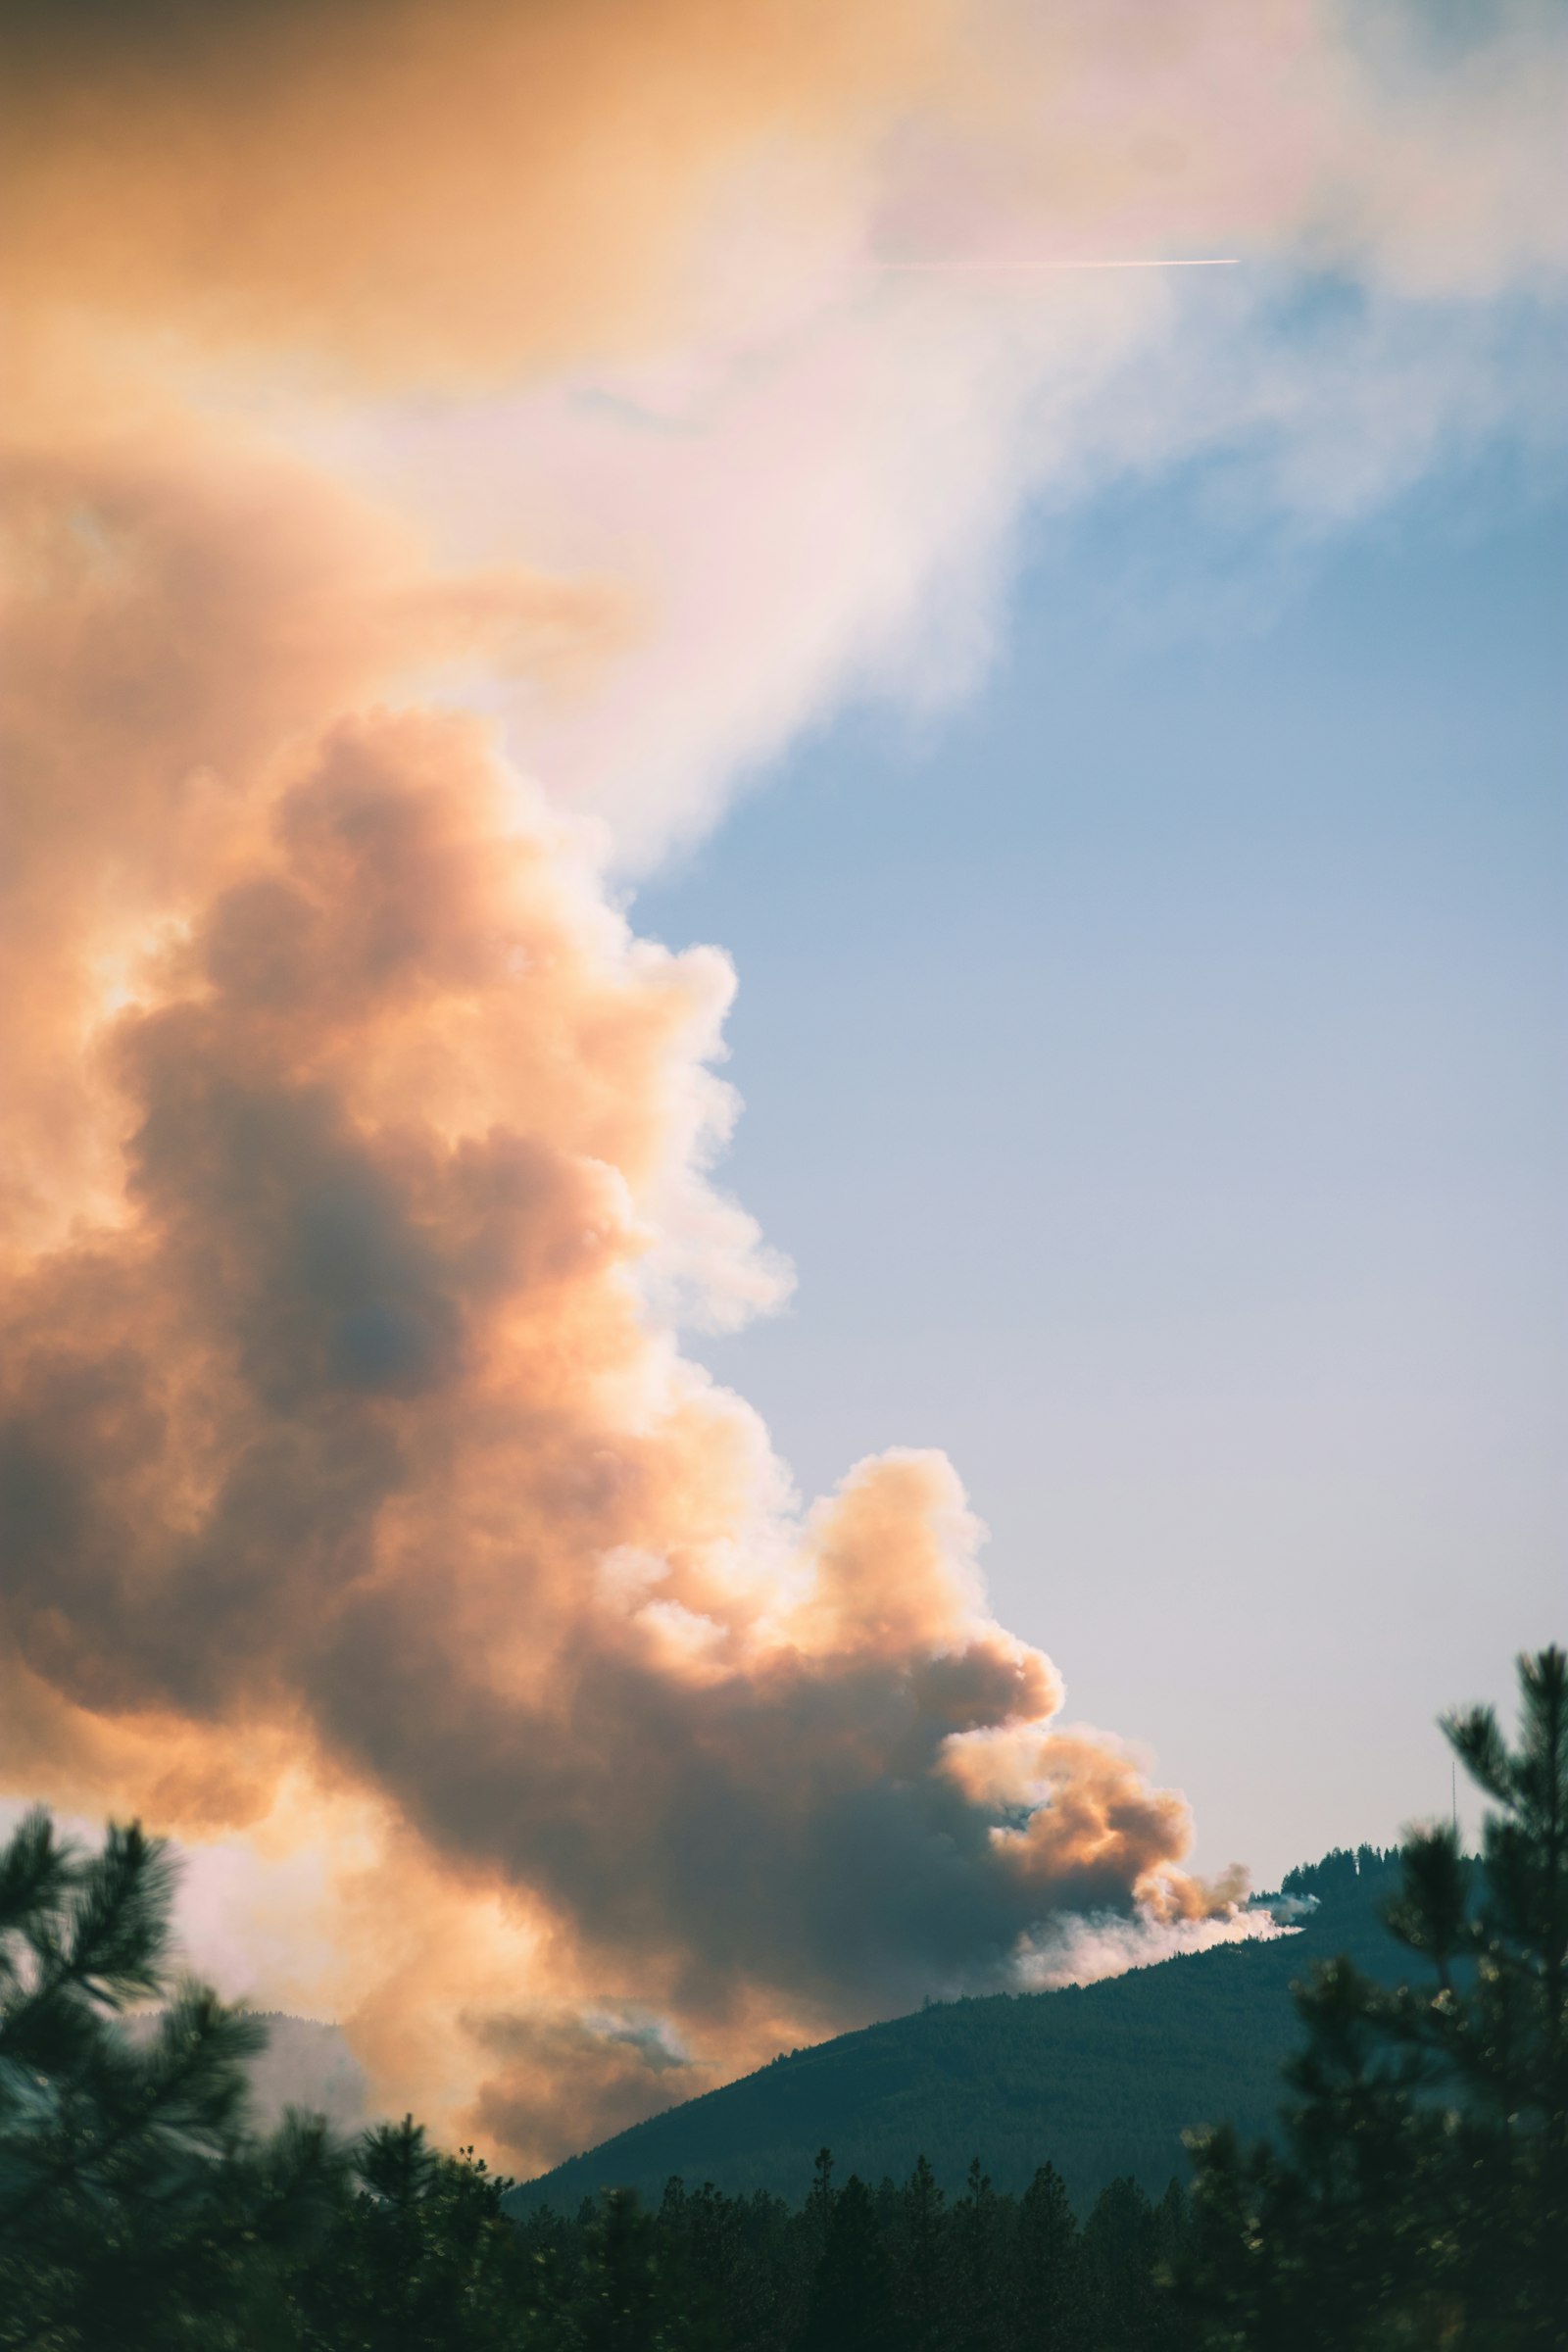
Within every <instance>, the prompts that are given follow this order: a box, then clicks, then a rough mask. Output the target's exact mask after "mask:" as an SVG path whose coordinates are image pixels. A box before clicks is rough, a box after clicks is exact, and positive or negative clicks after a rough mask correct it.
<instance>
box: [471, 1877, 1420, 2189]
mask: <svg viewBox="0 0 1568 2352" xmlns="http://www.w3.org/2000/svg"><path fill="white" fill-rule="evenodd" d="M1397 1863H1398V1855H1397V1849H1391V1850H1390V1851H1388V1852H1382V1851H1379V1850H1378V1849H1376V1848H1374V1847H1369V1846H1363V1847H1361V1848H1359V1849H1358V1850H1357V1853H1356V1854H1350V1853H1348V1852H1347V1851H1346V1850H1345V1849H1340V1848H1337V1849H1335V1851H1334V1852H1333V1853H1331V1854H1329V1855H1326V1856H1325V1857H1324V1858H1323V1860H1322V1861H1321V1862H1319V1863H1316V1864H1310V1865H1304V1866H1302V1867H1301V1868H1300V1869H1299V1870H1295V1871H1292V1872H1290V1873H1288V1874H1287V1876H1286V1878H1285V1880H1284V1881H1283V1882H1282V1886H1281V1888H1280V1889H1279V1891H1278V1893H1277V1894H1276V1895H1273V1896H1269V1897H1263V1898H1259V1899H1260V1901H1261V1902H1262V1903H1263V1904H1265V1905H1267V1904H1270V1903H1274V1904H1278V1905H1280V1906H1281V1908H1282V1909H1283V1908H1284V1907H1285V1906H1286V1905H1289V1906H1290V1909H1291V1911H1292V1912H1293V1913H1294V1914H1295V1915H1296V1916H1294V1917H1293V1918H1292V1921H1291V1926H1292V1929H1293V1932H1292V1933H1289V1934H1287V1935H1284V1936H1279V1937H1276V1938H1270V1939H1259V1940H1257V1941H1251V1942H1245V1943H1233V1944H1222V1945H1218V1946H1214V1947H1211V1948H1210V1949H1208V1950H1206V1951H1201V1952H1189V1953H1179V1954H1175V1955H1173V1956H1172V1957H1171V1958H1169V1959H1166V1960H1161V1961H1158V1962H1154V1963H1152V1964H1151V1965H1149V1966H1147V1967H1141V1968H1137V1969H1132V1970H1129V1971H1127V1972H1126V1973H1124V1974H1123V1975H1121V1976H1116V1977H1109V1978H1103V1979H1101V1980H1100V1981H1098V1982H1097V1983H1095V1984H1092V1985H1063V1986H1061V1987H1059V1988H1057V1989H1055V1990H1054V1991H1049V1992H1016V1993H994V1994H986V1995H979V1996H971V1997H968V1998H962V1999H958V2000H955V2001H943V2002H934V2003H930V2004H928V2005H927V2006H926V2007H925V2008H923V2009H921V2010H918V2011H915V2012H913V2013H912V2014H910V2015H909V2016H907V2017H902V2018H894V2019H889V2020H886V2021H883V2022H881V2023H879V2024H875V2025H870V2026H865V2027H861V2028H859V2029H858V2031H856V2032H854V2033H850V2034H839V2035H836V2036H834V2037H833V2038H831V2039H830V2040H828V2041H825V2042H819V2043H816V2044H814V2045H812V2046H810V2047H809V2048H807V2049H802V2050H797V2051H794V2052H791V2053H790V2054H789V2055H788V2056H783V2055H781V2056H780V2057H778V2058H775V2059H773V2060H772V2061H770V2062H769V2063H768V2064H767V2065H765V2066H763V2067H760V2068H759V2069H757V2070H756V2071H755V2072H754V2073H753V2074H750V2075H746V2076H742V2077H740V2078H738V2079H737V2080H736V2081H735V2082H728V2083H724V2084H721V2085H719V2086H717V2087H715V2088H714V2089H711V2090H709V2091H704V2092H700V2093H699V2094H698V2095H697V2096H695V2097H693V2098H691V2099H688V2100H684V2101H682V2102H680V2103H679V2104H677V2105H675V2106H672V2107H668V2108H665V2109H663V2110H662V2112H661V2113H660V2114H658V2115H655V2116H650V2117H648V2118H646V2119H645V2120H644V2121H643V2122H641V2123H638V2124H634V2125H632V2126H630V2127H629V2128H628V2129H627V2130H625V2131H620V2132H617V2133H615V2134H614V2135H613V2137H612V2138H610V2139H608V2140H606V2141H604V2142H603V2143H601V2144H600V2145H599V2146H598V2147H594V2148H590V2149H587V2150H585V2151H584V2152H583V2153H582V2154H580V2155H577V2156H573V2157H569V2158H567V2159H566V2160H565V2161H564V2162H563V2163H561V2164H559V2165H556V2166H555V2167H553V2168H552V2169H551V2170H550V2171H549V2172H547V2173H544V2174H541V2175H540V2176H539V2177H538V2178H537V2179H536V2180H530V2181H526V2182H523V2183H521V2184H520V2185H519V2186H518V2187H516V2188H515V2189H514V2190H513V2191H512V2192H511V2194H510V2196H509V2199H508V2203H509V2206H510V2208H511V2209H512V2210H513V2211H515V2212H519V2213H521V2212H526V2211H529V2210H532V2209H534V2208H536V2207H538V2206H540V2205H545V2204H550V2205H554V2206H557V2207H558V2208H565V2209H570V2208H572V2207H574V2206H575V2205H576V2204H578V2203H579V2202H580V2201H581V2199H582V2198H583V2197H585V2196H593V2195H595V2194H596V2193H597V2192H598V2191H599V2190H600V2189H603V2188H609V2187H629V2188H634V2189H636V2190H637V2191H638V2193H639V2194H640V2195H641V2196H642V2198H643V2199H644V2201H645V2202H657V2201H658V2198H659V2197H660V2195H661V2194H662V2190H663V2187H664V2183H665V2181H666V2180H669V2179H670V2178H671V2177H680V2178H681V2179H683V2180H685V2181H686V2182H687V2184H688V2185H689V2186H696V2185H700V2184H701V2183H702V2182H704V2181H707V2180H711V2181H712V2183H713V2184H714V2186H715V2187H717V2188H720V2189H723V2190H725V2191H727V2192H728V2193H730V2194H732V2195H733V2194H746V2193H751V2192H755V2191H757V2190H764V2191H767V2192H768V2193H771V2194H773V2195H781V2196H786V2197H789V2198H791V2199H792V2200H793V2199H795V2198H798V2197H799V2196H800V2194H801V2193H803V2191H804V2190H805V2188H806V2186H807V2185H808V2184H809V2180H810V2174H811V2165H812V2161H813V2159H814V2156H815V2154H816V2151H817V2149H818V2148H820V2147H821V2146H823V2145H824V2144H826V2145H828V2146H830V2147H831V2148H832V2149H833V2151H834V2157H835V2162H836V2165H837V2167H838V2169H839V2171H840V2173H841V2175H843V2174H847V2173H850V2172H857V2173H858V2174H859V2175H860V2176H861V2177H862V2178H863V2179H867V2180H880V2179H882V2178H883V2177H884V2176H885V2175H890V2174H891V2175H892V2176H893V2177H894V2178H895V2179H902V2178H904V2177H905V2176H906V2175H907V2173H908V2172H909V2170H910V2169H911V2168H912V2166H913V2165H914V2163H915V2161H916V2159H917V2158H918V2157H919V2156H921V2155H924V2156H925V2157H927V2159H928V2160H929V2162H930V2163H931V2165H932V2168H933V2170H934V2171H935V2173H936V2176H937V2178H938V2180H939V2181H941V2183H942V2185H943V2186H944V2187H945V2188H947V2189H949V2190H950V2191H953V2190H956V2189H957V2188H958V2187H959V2186H960V2185H961V2182H962V2180H963V2178H964V2175H965V2174H966V2172H967V2170H968V2167H969V2164H970V2162H971V2160H972V2159H973V2158H974V2157H975V2156H978V2157H979V2158H980V2161H981V2163H982V2165H983V2166H984V2167H985V2169H986V2171H987V2172H988V2173H989V2174H990V2175H991V2177H992V2179H993V2180H994V2182H995V2184H996V2186H997V2187H998V2188H999V2189H1002V2188H1006V2189H1014V2190H1021V2189H1022V2188H1023V2187H1024V2186H1025V2185H1026V2184H1027V2181H1028V2180H1029V2179H1030V2178H1031V2177H1032V2175H1033V2173H1034V2171H1035V2169H1036V2167H1037V2166H1038V2165H1040V2164H1043V2163H1045V2162H1047V2161H1048V2160H1049V2161H1050V2162H1052V2163H1054V2165H1055V2166H1056V2168H1057V2170H1058V2171H1059V2172H1060V2173H1061V2174H1062V2176H1063V2178H1064V2180H1066V2182H1067V2186H1068V2188H1069V2190H1070V2191H1071V2193H1072V2195H1073V2198H1074V2201H1075V2202H1077V2203H1079V2204H1080V2205H1087V2204H1089V2203H1092V2202H1093V2200H1094V2198H1095V2197H1096V2196H1097V2195H1098V2194H1099V2192H1100V2190H1101V2189H1102V2188H1103V2187H1104V2186H1106V2185H1107V2184H1108V2182H1109V2181H1110V2180H1114V2179H1117V2178H1120V2177H1123V2176H1126V2175H1131V2176H1132V2177H1133V2178H1134V2179H1136V2180H1138V2181H1139V2182H1140V2184H1141V2185H1142V2186H1143V2187H1144V2188H1146V2189H1147V2190H1148V2191H1149V2192H1150V2193H1151V2194H1152V2195H1156V2196H1157V2195H1158V2194H1159V2193H1160V2191H1161V2190H1163V2188H1164V2186H1165V2184H1166V2182H1167V2181H1168V2180H1170V2178H1171V2176H1172V2175H1173V2174H1176V2175H1178V2176H1184V2175H1185V2173H1186V2170H1187V2164H1188V2159H1187V2155H1186V2150H1185V2147H1184V2145H1183V2141H1182V2136H1181V2135H1182V2132H1183V2131H1185V2130H1188V2129H1190V2128H1192V2127H1195V2126H1199V2125H1202V2124H1207V2123H1218V2122H1221V2121H1229V2122H1232V2123H1234V2124H1235V2125H1236V2126H1237V2128H1238V2129H1239V2130H1240V2131H1242V2132H1243V2133H1244V2135H1246V2136H1250V2137H1251V2136H1258V2135H1261V2134H1262V2133H1264V2132H1265V2131H1268V2130H1269V2129H1270V2127H1271V2125H1272V2122H1273V2117H1274V2113H1275V2109H1276V2107H1277V2104H1278V2100H1279V2094H1280V2082H1279V2068H1280V2064H1281V2061H1282V2060H1283V2059H1284V2058H1285V2057H1286V2056H1287V2055H1288V2054H1289V2052H1290V2050H1291V2049H1292V2048H1293V2047H1294V2046H1295V2042H1296V2039H1297V2028H1296V2015H1295V2010H1294V2006H1293V2004H1292V2002H1291V2000H1290V1997H1289V1993H1290V1985H1291V1983H1292V1982H1293V1981H1294V1980H1295V1979H1297V1978H1298V1977H1299V1976H1301V1975H1302V1974H1303V1973H1304V1971H1305V1970H1306V1968H1307V1967H1308V1966H1310V1964H1311V1963H1312V1962H1313V1961H1314V1960H1318V1959H1324V1958H1328V1957H1330V1956H1331V1955H1332V1954H1334V1953H1337V1952H1340V1951H1346V1952H1348V1954H1349V1956H1350V1957H1351V1958H1352V1959H1353V1960H1355V1961H1356V1963H1357V1964H1358V1965H1359V1966H1360V1967H1362V1968H1363V1969H1365V1970H1366V1971H1367V1972H1368V1973H1369V1974H1371V1975H1375V1976H1379V1977H1382V1978H1384V1979H1386V1980H1393V1979H1395V1978H1397V1977H1398V1976H1401V1975H1403V1974H1404V1973H1405V1969H1406V1963H1407V1955H1405V1954H1404V1953H1403V1952H1402V1951H1401V1949H1400V1947H1399V1946H1398V1945H1397V1944H1396V1943H1395V1942H1394V1940H1393V1938H1392V1937H1391V1936H1389V1934H1388V1932H1387V1930H1386V1929H1385V1928H1384V1926H1383V1923H1382V1916H1381V1913H1382V1903H1383V1900H1384V1899H1385V1898H1386V1896H1387V1895H1388V1894H1389V1893H1391V1892H1392V1891H1393V1890H1394V1887H1395V1886H1396V1885H1397V1876H1398V1870H1397Z"/></svg>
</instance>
